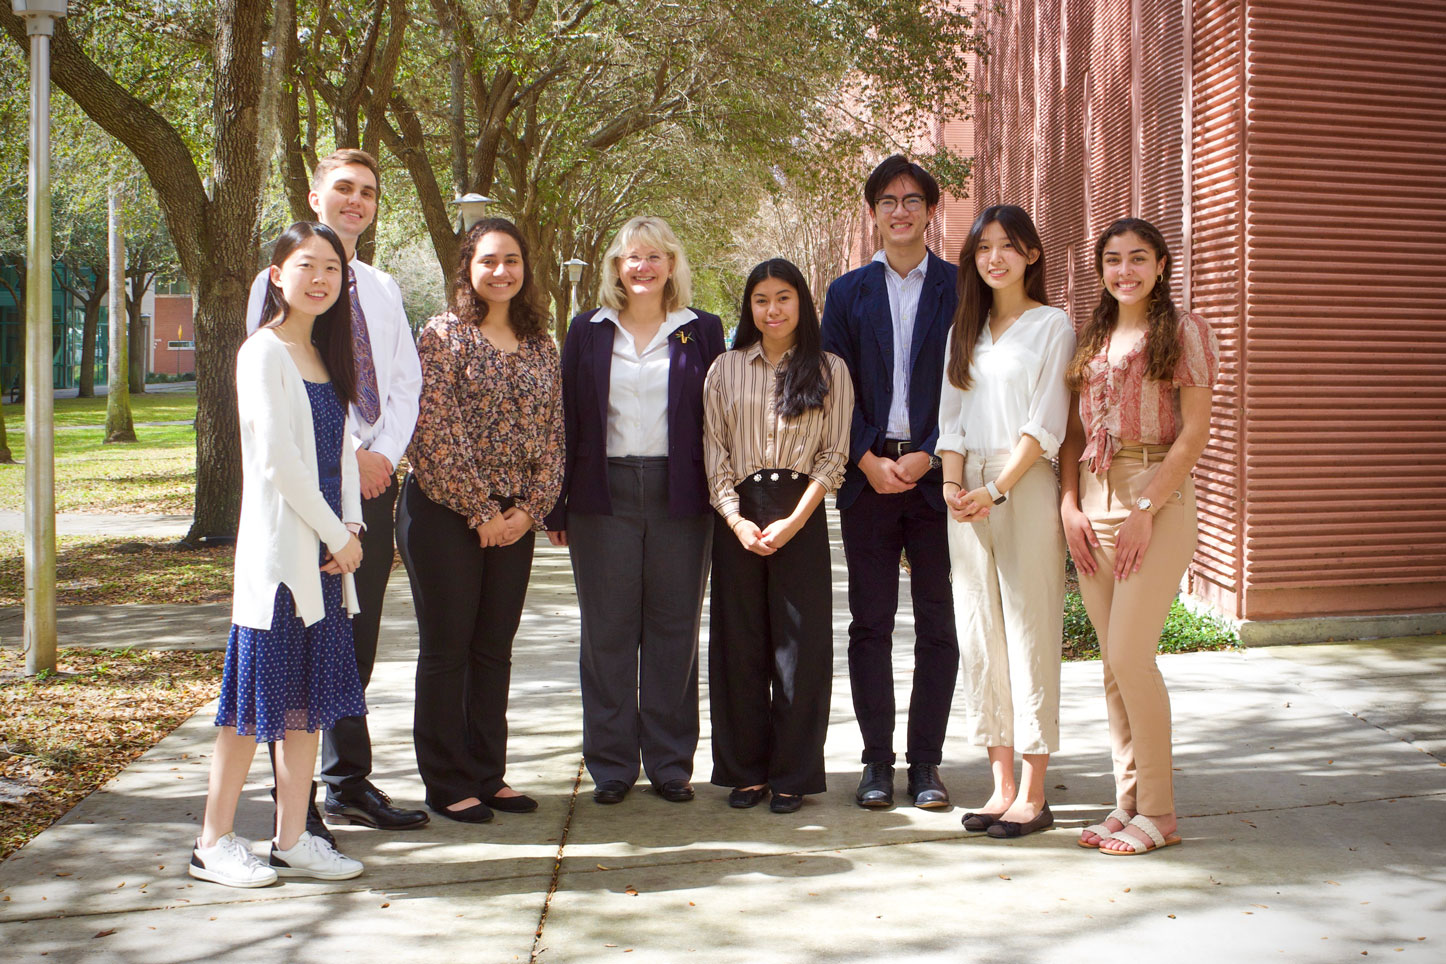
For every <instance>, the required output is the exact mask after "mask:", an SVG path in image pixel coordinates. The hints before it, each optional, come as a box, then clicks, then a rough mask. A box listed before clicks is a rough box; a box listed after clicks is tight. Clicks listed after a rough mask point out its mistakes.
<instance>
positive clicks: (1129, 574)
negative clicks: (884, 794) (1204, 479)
mask: <svg viewBox="0 0 1446 964" xmlns="http://www.w3.org/2000/svg"><path fill="white" fill-rule="evenodd" d="M1170 268H1171V261H1170V257H1169V252H1168V250H1167V249H1166V246H1165V239H1164V237H1163V236H1162V235H1161V234H1160V232H1159V230H1158V229H1156V228H1155V226H1154V225H1152V224H1150V223H1149V222H1147V221H1141V220H1139V219H1138V218H1124V219H1122V220H1119V221H1116V222H1115V223H1114V224H1112V225H1110V226H1109V227H1108V228H1106V229H1105V232H1104V233H1103V234H1101V235H1100V237H1099V240H1098V241H1097V242H1095V270H1096V271H1097V272H1099V275H1100V281H1101V282H1102V284H1103V285H1104V290H1103V291H1102V292H1101V293H1100V301H1099V305H1098V306H1096V308H1095V310H1094V314H1093V316H1092V317H1091V318H1090V320H1089V321H1088V322H1086V323H1085V325H1084V327H1083V328H1081V329H1080V333H1079V339H1078V342H1079V348H1078V350H1077V351H1076V352H1075V356H1074V360H1073V361H1071V362H1070V365H1069V368H1068V369H1067V370H1066V373H1065V380H1066V382H1067V383H1068V385H1069V387H1070V390H1071V391H1073V392H1075V393H1077V394H1078V396H1079V406H1078V408H1077V409H1076V410H1073V411H1072V412H1071V415H1070V421H1069V428H1068V430H1067V432H1066V435H1065V441H1064V444H1063V445H1062V446H1060V452H1059V469H1060V488H1061V497H1060V518H1061V521H1062V522H1063V523H1064V533H1065V540H1066V541H1067V542H1068V543H1069V551H1070V555H1071V556H1072V557H1073V558H1074V563H1075V569H1076V570H1077V571H1078V573H1079V586H1080V595H1081V596H1082V597H1083V599H1084V604H1085V609H1086V611H1088V613H1089V617H1090V622H1091V623H1093V624H1094V627H1095V633H1096V634H1097V635H1098V636H1099V640H1100V661H1101V664H1102V665H1103V668H1104V683H1105V704H1106V706H1107V708H1108V710H1109V720H1110V744H1111V749H1112V753H1113V756H1114V764H1115V795H1116V809H1115V810H1114V811H1113V812H1111V813H1110V815H1109V816H1108V817H1107V818H1106V819H1105V821H1104V822H1103V823H1100V824H1096V825H1094V826H1092V827H1087V828H1086V829H1085V830H1084V832H1083V833H1082V834H1081V835H1080V840H1079V845H1080V846H1081V847H1088V848H1092V849H1093V848H1097V849H1099V850H1100V851H1101V852H1103V853H1107V854H1111V855H1116V856H1129V855H1133V854H1142V853H1147V852H1149V851H1151V850H1155V849H1158V848H1161V847H1168V846H1171V845H1173V844H1177V843H1179V842H1180V837H1179V835H1178V834H1177V833H1176V829H1177V826H1178V820H1177V819H1176V816H1175V797H1174V781H1173V774H1172V771H1171V756H1170V695H1169V693H1168V692H1167V691H1166V689H1165V680H1164V678H1163V677H1162V676H1161V675H1160V670H1159V668H1158V667H1157V666H1156V665H1155V652H1156V649H1157V647H1158V644H1159V640H1160V629H1161V627H1162V626H1163V625H1164V623H1165V617H1166V616H1167V615H1168V614H1169V611H1170V603H1171V602H1172V601H1173V600H1174V598H1175V592H1176V590H1177V589H1178V588H1179V585H1180V577H1181V575H1183V574H1184V572H1185V567H1186V566H1187V565H1189V563H1190V557H1191V556H1193V555H1194V554H1195V543H1196V516H1195V487H1194V483H1193V482H1192V480H1191V478H1190V473H1191V470H1193V469H1194V467H1195V462H1196V460H1197V459H1199V458H1200V453H1201V452H1203V451H1204V450H1205V443H1206V442H1207V441H1209V438H1210V394H1211V389H1212V386H1213V385H1214V384H1215V376H1216V374H1217V372H1218V371H1219V366H1220V350H1219V346H1218V345H1217V344H1216V340H1215V335H1214V333H1213V332H1212V331H1211V330H1210V326H1209V324H1208V323H1206V321H1205V320H1204V319H1203V318H1201V317H1200V316H1199V315H1196V314H1192V313H1189V312H1184V311H1181V310H1180V309H1179V308H1177V307H1176V306H1175V303H1174V302H1173V301H1172V300H1171V299H1170ZM1072 408H1073V407H1072ZM1081 466H1083V470H1082V469H1081Z"/></svg>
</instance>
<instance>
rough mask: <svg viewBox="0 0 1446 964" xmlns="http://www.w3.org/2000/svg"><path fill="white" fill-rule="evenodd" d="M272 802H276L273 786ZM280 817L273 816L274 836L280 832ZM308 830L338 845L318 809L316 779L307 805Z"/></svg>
mask: <svg viewBox="0 0 1446 964" xmlns="http://www.w3.org/2000/svg"><path fill="white" fill-rule="evenodd" d="M271 802H272V803H275V802H276V788H275V787H272V788H271ZM278 819H279V818H278V817H276V816H273V817H272V818H271V832H272V835H273V836H279V834H280V831H279V828H278V827H277V820H278ZM306 830H307V832H308V833H310V834H311V835H312V836H313V837H320V838H321V839H322V840H325V841H326V842H327V843H329V844H331V845H332V846H333V847H335V846H336V837H334V836H332V833H331V831H330V830H328V829H327V828H326V824H325V823H323V822H322V820H321V814H320V813H319V812H318V811H317V809H316V781H314V780H313V781H312V784H311V799H310V800H309V801H307V805H306Z"/></svg>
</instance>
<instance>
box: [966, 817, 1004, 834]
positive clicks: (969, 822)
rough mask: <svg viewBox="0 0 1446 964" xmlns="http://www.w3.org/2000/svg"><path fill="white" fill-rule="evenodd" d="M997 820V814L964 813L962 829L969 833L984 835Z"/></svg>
mask: <svg viewBox="0 0 1446 964" xmlns="http://www.w3.org/2000/svg"><path fill="white" fill-rule="evenodd" d="M998 820H999V814H997V813H973V812H970V813H966V814H964V829H965V830H967V831H969V832H970V833H984V832H985V831H986V830H988V829H989V828H990V827H992V826H994V824H995V823H996V822H997V821H998Z"/></svg>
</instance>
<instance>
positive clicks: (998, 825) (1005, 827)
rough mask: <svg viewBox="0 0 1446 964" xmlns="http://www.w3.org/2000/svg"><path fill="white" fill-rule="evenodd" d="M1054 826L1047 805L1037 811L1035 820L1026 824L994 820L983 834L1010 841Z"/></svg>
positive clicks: (1052, 817)
mask: <svg viewBox="0 0 1446 964" xmlns="http://www.w3.org/2000/svg"><path fill="white" fill-rule="evenodd" d="M1053 826H1054V814H1052V813H1050V812H1049V804H1047V803H1046V804H1045V805H1044V809H1043V810H1041V811H1039V813H1038V814H1037V815H1036V816H1035V818H1034V819H1033V820H1031V821H1029V822H1028V823H1016V822H1015V821H1013V820H996V821H994V825H993V826H991V827H990V828H989V829H988V830H986V831H985V833H987V834H989V836H991V837H994V838H996V839H1012V838H1014V837H1023V836H1025V835H1026V834H1031V833H1034V832H1035V831H1036V830H1043V829H1045V828H1046V827H1053Z"/></svg>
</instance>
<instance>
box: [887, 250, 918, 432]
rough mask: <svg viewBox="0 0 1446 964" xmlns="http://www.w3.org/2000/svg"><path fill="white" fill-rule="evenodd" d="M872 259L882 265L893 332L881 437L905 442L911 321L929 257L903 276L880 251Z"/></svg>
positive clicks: (907, 428)
mask: <svg viewBox="0 0 1446 964" xmlns="http://www.w3.org/2000/svg"><path fill="white" fill-rule="evenodd" d="M874 260H875V261H879V262H882V263H883V266H884V280H885V281H886V282H887V286H888V289H889V315H890V317H891V319H892V321H893V329H894V394H893V396H892V397H891V398H890V400H889V425H888V428H887V429H886V430H885V431H884V434H885V435H886V436H887V437H889V438H892V439H909V438H913V432H911V431H910V430H909V381H910V378H909V376H910V375H911V374H912V372H910V370H909V360H910V358H911V357H912V355H911V352H912V350H913V347H914V318H915V316H916V315H918V313H919V295H920V294H921V293H922V292H923V290H924V274H925V272H926V271H927V269H928V267H929V255H928V254H925V255H924V257H923V258H921V259H920V261H919V263H918V264H917V265H915V266H914V269H913V270H912V271H910V272H909V273H908V274H906V275H900V274H899V273H898V272H897V271H895V270H894V267H893V265H891V264H889V259H888V257H887V256H886V255H885V254H884V252H883V251H882V250H880V251H877V252H875V253H874Z"/></svg>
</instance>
